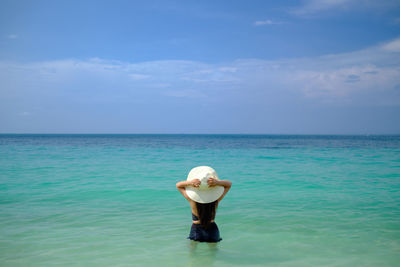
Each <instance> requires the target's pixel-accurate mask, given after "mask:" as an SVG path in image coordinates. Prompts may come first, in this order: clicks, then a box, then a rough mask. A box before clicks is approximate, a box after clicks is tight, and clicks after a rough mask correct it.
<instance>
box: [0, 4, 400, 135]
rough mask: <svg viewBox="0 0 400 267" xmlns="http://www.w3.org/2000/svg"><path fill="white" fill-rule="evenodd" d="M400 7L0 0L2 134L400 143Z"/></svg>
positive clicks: (394, 5) (376, 5)
mask: <svg viewBox="0 0 400 267" xmlns="http://www.w3.org/2000/svg"><path fill="white" fill-rule="evenodd" d="M399 115H400V2H399V1H390V0H387V1H370V0H319V1H316V0H305V1H19V0H14V1H1V2H0V132H2V133H254V134H256V133H266V134H268V133H270V134H279V133H287V134H309V133H314V134H391V133H397V134H398V133H400V116H399Z"/></svg>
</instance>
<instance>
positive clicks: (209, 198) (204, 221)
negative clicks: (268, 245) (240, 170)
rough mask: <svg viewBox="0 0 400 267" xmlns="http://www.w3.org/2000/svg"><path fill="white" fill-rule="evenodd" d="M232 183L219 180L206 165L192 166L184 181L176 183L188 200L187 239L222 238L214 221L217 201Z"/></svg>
mask: <svg viewBox="0 0 400 267" xmlns="http://www.w3.org/2000/svg"><path fill="white" fill-rule="evenodd" d="M231 185H232V183H231V182H230V181H228V180H219V179H218V175H217V173H216V172H215V170H214V169H213V168H211V167H208V166H200V167H196V168H193V169H192V170H191V171H190V172H189V175H188V178H187V180H186V181H182V182H179V183H177V184H176V188H177V189H178V190H179V192H180V193H181V194H182V195H183V196H184V197H185V198H186V199H187V201H189V204H190V207H191V209H192V220H193V224H192V227H191V229H190V234H189V237H188V239H191V240H194V241H200V242H219V241H221V240H222V238H221V237H220V234H219V229H218V226H217V224H216V223H215V215H216V210H217V207H218V204H219V202H220V201H221V200H222V199H223V198H224V197H225V195H226V193H228V191H229V189H230V188H231Z"/></svg>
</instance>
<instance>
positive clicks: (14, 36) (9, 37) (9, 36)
mask: <svg viewBox="0 0 400 267" xmlns="http://www.w3.org/2000/svg"><path fill="white" fill-rule="evenodd" d="M6 37H7V38H8V39H17V38H18V35H16V34H9V35H7V36H6Z"/></svg>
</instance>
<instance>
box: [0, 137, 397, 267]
mask: <svg viewBox="0 0 400 267" xmlns="http://www.w3.org/2000/svg"><path fill="white" fill-rule="evenodd" d="M203 165H206V166H211V167H212V168H214V169H215V170H216V172H217V173H218V176H219V178H220V179H228V180H230V181H232V188H231V190H230V191H229V193H228V194H227V195H226V197H225V198H224V199H223V201H222V202H221V203H220V205H219V207H218V210H217V216H216V223H217V225H218V227H219V230H220V234H221V237H222V238H223V240H222V241H221V242H219V243H217V244H210V243H198V242H194V241H190V240H188V239H187V236H188V235H189V230H190V226H191V223H192V221H191V210H190V207H189V204H188V202H187V201H186V200H185V199H184V198H183V197H182V195H181V194H180V193H179V192H178V191H177V190H176V186H175V184H176V183H177V182H179V181H182V180H186V178H187V175H188V173H189V171H190V170H191V169H192V168H194V167H196V166H203ZM399 264H400V135H354V136H353V135H351V136H350V135H178V134H177V135H108V134H99V135H96V134H90V135H80V134H72V135H67V134H65V135H64V134H1V135H0V266H399Z"/></svg>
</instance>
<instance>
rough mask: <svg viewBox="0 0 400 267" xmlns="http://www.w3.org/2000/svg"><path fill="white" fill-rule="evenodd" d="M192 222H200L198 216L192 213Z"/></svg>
mask: <svg viewBox="0 0 400 267" xmlns="http://www.w3.org/2000/svg"><path fill="white" fill-rule="evenodd" d="M192 220H193V221H198V220H199V217H197V216H196V215H194V214H193V213H192Z"/></svg>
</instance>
